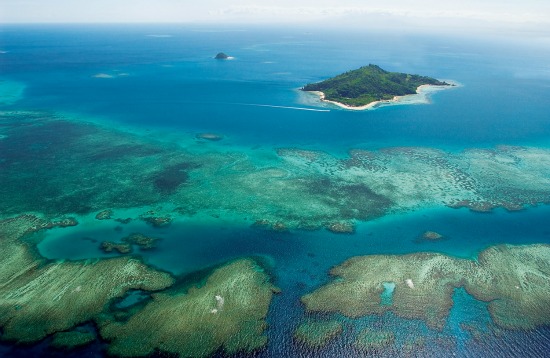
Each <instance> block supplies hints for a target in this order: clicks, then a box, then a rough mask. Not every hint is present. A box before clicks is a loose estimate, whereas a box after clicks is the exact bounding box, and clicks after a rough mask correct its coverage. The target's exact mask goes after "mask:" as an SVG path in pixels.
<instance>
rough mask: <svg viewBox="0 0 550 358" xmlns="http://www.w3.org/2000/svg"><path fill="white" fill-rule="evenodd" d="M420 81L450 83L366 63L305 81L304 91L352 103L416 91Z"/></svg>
mask: <svg viewBox="0 0 550 358" xmlns="http://www.w3.org/2000/svg"><path fill="white" fill-rule="evenodd" d="M421 85H435V86H450V84H449V83H447V82H441V81H438V80H436V79H435V78H431V77H426V76H419V75H409V74H406V73H399V72H388V71H384V70H383V69H381V68H380V67H378V66H376V65H368V66H364V67H361V68H359V69H357V70H353V71H348V72H346V73H343V74H341V75H338V76H336V77H333V78H330V79H328V80H325V81H322V82H318V83H311V84H308V85H305V86H304V87H303V88H302V90H304V91H320V92H323V93H324V94H325V99H326V100H329V101H335V102H339V103H343V104H345V105H348V106H352V107H359V106H364V105H367V104H369V103H371V102H376V101H380V100H391V99H393V97H395V96H405V95H408V94H415V93H416V89H417V88H418V87H419V86H421Z"/></svg>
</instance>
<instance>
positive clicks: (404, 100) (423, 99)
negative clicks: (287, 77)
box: [306, 80, 459, 111]
mask: <svg viewBox="0 0 550 358" xmlns="http://www.w3.org/2000/svg"><path fill="white" fill-rule="evenodd" d="M447 83H450V84H451V86H435V85H421V86H418V88H417V89H416V94H409V95H405V96H395V97H393V98H392V99H388V100H381V101H374V102H370V103H368V104H366V105H364V106H358V107H355V106H348V105H346V104H344V103H340V102H336V101H330V100H328V99H325V94H324V93H323V92H321V91H306V92H308V93H312V94H314V95H317V96H319V99H320V100H321V101H322V102H325V103H331V104H334V105H336V106H338V107H340V108H343V109H347V110H352V111H364V110H372V109H376V108H379V107H384V106H394V105H403V104H428V103H430V98H429V94H431V93H433V92H436V91H441V90H446V89H450V88H456V87H458V86H459V85H458V83H456V82H454V81H448V80H447Z"/></svg>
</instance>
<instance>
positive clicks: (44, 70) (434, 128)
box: [0, 26, 550, 152]
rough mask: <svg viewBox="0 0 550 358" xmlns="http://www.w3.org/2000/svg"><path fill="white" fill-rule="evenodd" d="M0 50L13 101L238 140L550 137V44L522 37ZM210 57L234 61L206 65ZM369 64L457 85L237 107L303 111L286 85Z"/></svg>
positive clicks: (251, 34)
mask: <svg viewBox="0 0 550 358" xmlns="http://www.w3.org/2000/svg"><path fill="white" fill-rule="evenodd" d="M206 30H209V31H206ZM210 30H212V31H214V30H218V31H214V32H211V31H210ZM241 30H242V31H241ZM148 35H170V36H172V37H151V36H148ZM0 50H2V51H5V52H6V53H3V54H1V55H0V71H1V75H2V77H5V78H9V79H15V80H19V81H22V82H24V83H25V84H26V85H27V88H26V92H25V98H24V99H23V100H22V101H20V102H19V103H18V106H24V107H26V108H37V109H47V110H60V111H66V112H75V113H81V114H82V113H85V114H87V115H90V116H92V117H93V116H98V117H102V118H104V119H105V118H106V119H107V120H110V121H114V122H116V123H117V124H120V123H124V124H128V125H132V126H138V127H139V126H148V125H151V123H154V125H155V126H163V127H169V128H179V129H190V130H203V131H214V132H220V133H223V134H225V135H227V136H231V137H232V138H233V139H235V140H237V141H238V142H239V143H241V144H246V145H258V144H261V145H266V144H273V145H300V146H312V147H317V148H324V149H326V150H331V151H335V152H339V151H341V150H342V149H344V148H346V149H347V148H349V147H353V146H361V147H380V146H382V147H383V146H388V145H428V146H437V147H440V148H455V149H460V148H464V147H468V146H482V145H484V146H491V145H495V144H502V143H506V144H526V143H533V142H543V143H544V144H546V139H547V138H548V135H549V134H550V121H548V114H547V113H548V98H549V95H550V72H549V69H548V64H547V61H546V59H547V58H548V56H549V55H550V53H549V52H550V50H548V49H545V48H537V46H536V45H535V44H532V43H531V42H528V41H525V43H523V42H520V41H516V42H512V41H511V40H510V41H509V42H503V41H497V40H494V39H487V40H482V39H471V38H460V37H456V38H448V37H446V38H444V37H428V36H425V35H424V36H420V35H416V36H415V35H408V36H406V35H403V34H401V35H392V34H389V35H388V34H383V33H376V32H365V33H354V34H349V33H346V34H342V33H330V32H323V31H317V30H316V31H313V30H308V29H305V28H298V29H284V30H280V29H263V28H251V29H246V28H244V29H241V28H227V29H224V28H221V29H202V28H186V27H177V26H172V27H170V26H166V27H154V26H143V27H122V26H112V27H108V26H107V27H101V26H89V27H77V26H54V27H24V26H13V27H4V28H3V29H2V31H1V32H0ZM219 51H225V52H227V53H228V54H230V55H231V56H234V57H235V58H236V59H235V60H232V61H213V60H212V57H213V56H214V55H215V54H216V53H217V52H219ZM368 63H375V64H378V65H380V66H381V67H382V68H384V69H387V70H391V71H401V72H408V73H419V74H426V75H430V76H433V77H436V78H441V79H452V80H455V81H458V82H460V83H461V84H463V86H464V87H461V88H457V89H454V90H449V91H444V92H441V93H438V94H436V95H435V96H434V97H433V101H434V104H433V105H431V106H428V105H419V106H396V107H389V108H384V109H383V110H378V111H371V112H361V113H356V112H349V111H342V110H335V109H333V110H331V111H330V112H309V111H301V110H292V109H281V108H269V107H254V106H243V105H242V104H267V105H279V106H295V107H310V106H307V105H302V104H301V103H299V94H298V92H296V90H295V89H297V88H299V87H300V86H302V85H304V84H306V83H309V82H314V81H319V80H321V79H324V78H327V77H330V76H333V75H336V74H338V73H341V72H343V71H346V70H349V69H354V68H357V67H360V66H362V65H366V64H368ZM98 73H104V74H110V75H114V76H117V77H116V78H110V79H102V78H94V77H93V76H94V75H96V74H98ZM120 73H123V74H128V76H122V77H118V74H120Z"/></svg>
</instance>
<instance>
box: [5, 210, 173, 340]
mask: <svg viewBox="0 0 550 358" xmlns="http://www.w3.org/2000/svg"><path fill="white" fill-rule="evenodd" d="M41 222H44V221H43V220H41V219H39V218H37V217H34V216H31V215H25V216H20V217H17V218H12V219H7V220H3V221H0V238H1V240H0V251H1V252H2V253H3V255H6V256H5V259H4V262H3V264H2V265H1V267H0V282H2V284H1V285H0V327H2V332H3V334H2V337H1V338H2V339H3V340H13V341H18V342H34V341H38V340H41V339H42V338H44V337H46V336H47V335H48V334H52V333H56V332H60V331H65V330H67V329H70V328H72V327H74V326H76V325H78V324H80V323H83V322H87V321H90V320H92V319H94V318H96V317H97V315H99V314H100V313H101V312H103V311H104V310H105V308H106V306H107V305H108V303H109V302H110V301H111V300H112V299H114V298H116V297H122V296H124V294H125V293H126V292H127V291H128V290H132V289H142V290H149V291H156V290H161V289H164V288H166V287H168V286H170V285H172V283H173V279H172V277H171V276H169V275H168V274H166V273H163V272H159V271H157V270H154V269H152V268H150V267H147V266H146V265H144V264H143V263H141V262H140V261H138V260H136V259H132V258H116V259H108V260H101V261H97V262H47V261H46V260H44V259H43V258H41V257H40V256H38V255H37V254H36V253H35V252H34V251H33V249H32V248H30V247H28V246H27V245H26V244H24V243H23V242H22V241H21V240H20V238H21V237H22V236H23V235H24V234H25V233H28V232H32V231H33V229H34V227H36V226H40V224H41Z"/></svg>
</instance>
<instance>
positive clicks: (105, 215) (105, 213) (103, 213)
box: [95, 209, 113, 220]
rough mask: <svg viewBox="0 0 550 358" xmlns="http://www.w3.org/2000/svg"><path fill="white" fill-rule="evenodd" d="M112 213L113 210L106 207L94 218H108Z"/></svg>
mask: <svg viewBox="0 0 550 358" xmlns="http://www.w3.org/2000/svg"><path fill="white" fill-rule="evenodd" d="M112 215H113V211H112V210H111V209H106V210H102V211H100V212H99V213H97V214H96V216H95V218H96V219H97V220H108V219H110V218H111V216H112Z"/></svg>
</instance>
